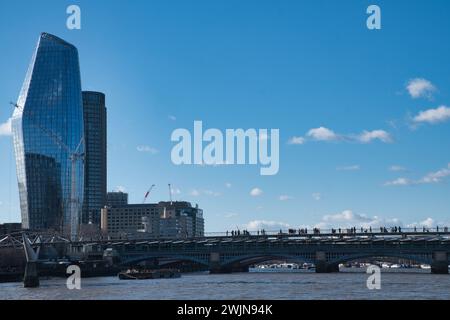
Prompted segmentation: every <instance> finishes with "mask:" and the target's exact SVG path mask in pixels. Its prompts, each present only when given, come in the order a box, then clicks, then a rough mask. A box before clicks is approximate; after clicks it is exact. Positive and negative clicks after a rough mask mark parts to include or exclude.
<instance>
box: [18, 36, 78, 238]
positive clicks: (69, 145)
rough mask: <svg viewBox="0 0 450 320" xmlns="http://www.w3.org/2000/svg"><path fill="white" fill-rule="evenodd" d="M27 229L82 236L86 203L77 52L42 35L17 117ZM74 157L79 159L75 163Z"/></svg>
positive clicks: (21, 200) (23, 203)
mask: <svg viewBox="0 0 450 320" xmlns="http://www.w3.org/2000/svg"><path fill="white" fill-rule="evenodd" d="M12 131H13V141H14V151H15V157H16V167H17V180H18V187H19V197H20V210H21V215H22V226H23V228H24V229H33V230H42V229H55V230H61V231H64V232H65V233H70V234H71V235H74V234H75V235H76V233H77V230H78V227H79V224H80V218H81V217H80V216H81V207H82V203H83V183H84V181H83V180H84V162H83V161H82V159H81V156H78V157H76V158H75V157H72V156H73V155H81V154H83V153H84V139H83V134H84V128H83V105H82V96H81V79H80V67H79V61H78V51H77V49H76V48H75V47H74V46H73V45H71V44H69V43H67V42H65V41H64V40H62V39H60V38H58V37H56V36H53V35H50V34H48V33H42V34H41V35H40V37H39V41H38V44H37V47H36V50H35V52H34V54H33V57H32V59H31V63H30V65H29V68H28V72H27V75H26V77H25V81H24V83H23V86H22V90H21V92H20V95H19V98H18V100H17V104H16V108H15V111H14V114H13V117H12ZM71 159H77V160H76V161H72V160H71Z"/></svg>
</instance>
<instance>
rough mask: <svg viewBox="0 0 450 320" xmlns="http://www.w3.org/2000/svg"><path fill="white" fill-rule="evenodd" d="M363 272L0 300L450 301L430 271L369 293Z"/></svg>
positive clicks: (155, 284)
mask: <svg viewBox="0 0 450 320" xmlns="http://www.w3.org/2000/svg"><path fill="white" fill-rule="evenodd" d="M368 276H369V275H367V274H366V273H364V270H362V269H360V270H346V271H345V272H340V273H331V274H316V273H314V272H301V273H235V274H225V275H209V274H207V273H196V274H183V276H182V277H181V278H179V279H158V280H139V281H126V280H119V279H118V278H117V277H104V278H88V279H82V282H81V286H82V288H81V290H69V289H67V287H66V283H65V282H66V280H65V279H57V278H54V279H41V286H40V287H39V288H34V289H25V288H23V287H22V284H21V283H2V284H0V299H45V300H53V299H57V300H59V299H77V300H78V299H88V300H93V299H106V300H108V299H136V300H146V299H149V300H160V299H181V300H196V299H214V300H215V299H217V300H223V299H231V300H235V299H243V300H252V299H275V300H278V299H288V300H304V299H346V300H347V299H364V300H366V299H376V300H380V299H446V300H449V299H450V275H434V274H430V273H429V271H428V272H425V271H420V270H416V271H410V270H396V272H392V271H391V272H389V271H386V272H382V274H381V290H368V289H367V286H366V282H367V278H368Z"/></svg>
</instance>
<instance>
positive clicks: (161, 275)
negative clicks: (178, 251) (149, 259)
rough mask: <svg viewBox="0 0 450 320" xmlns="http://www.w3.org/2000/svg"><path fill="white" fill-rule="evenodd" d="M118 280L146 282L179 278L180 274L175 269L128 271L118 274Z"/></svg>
mask: <svg viewBox="0 0 450 320" xmlns="http://www.w3.org/2000/svg"><path fill="white" fill-rule="evenodd" d="M118 276H119V279H120V280H146V279H170V278H180V277H181V273H180V271H179V270H176V269H158V270H138V269H128V270H126V271H122V272H120V273H119V275H118Z"/></svg>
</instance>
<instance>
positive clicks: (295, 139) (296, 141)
mask: <svg viewBox="0 0 450 320" xmlns="http://www.w3.org/2000/svg"><path fill="white" fill-rule="evenodd" d="M305 141H306V140H305V138H303V137H295V136H294V137H292V138H290V139H289V141H288V144H296V145H300V144H304V143H305Z"/></svg>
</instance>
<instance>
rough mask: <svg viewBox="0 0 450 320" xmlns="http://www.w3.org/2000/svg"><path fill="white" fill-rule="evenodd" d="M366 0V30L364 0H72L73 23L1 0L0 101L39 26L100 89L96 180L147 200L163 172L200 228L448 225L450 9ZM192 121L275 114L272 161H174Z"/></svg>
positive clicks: (5, 171) (5, 205)
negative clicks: (198, 213)
mask: <svg viewBox="0 0 450 320" xmlns="http://www.w3.org/2000/svg"><path fill="white" fill-rule="evenodd" d="M377 2H378V4H379V5H380V7H381V8H382V12H383V28H382V30H379V31H369V30H367V29H366V28H365V23H364V22H365V19H366V18H367V16H366V15H365V10H364V9H365V8H366V7H367V4H368V2H367V4H366V2H364V3H361V4H355V3H353V4H349V3H346V4H344V5H342V4H339V5H337V4H332V3H328V2H326V1H319V2H317V3H315V2H312V1H308V2H303V3H302V4H297V3H290V2H289V1H287V2H284V3H282V4H279V5H276V9H275V10H271V11H268V10H264V8H265V7H264V5H265V3H263V4H262V5H261V7H258V10H253V9H255V8H254V7H253V6H252V4H253V2H248V3H245V4H242V3H238V2H233V1H230V2H227V3H222V2H220V3H219V2H217V3H214V4H212V3H207V2H202V1H201V2H199V3H197V4H195V5H189V6H188V5H187V4H183V3H181V2H177V1H175V3H176V5H175V6H174V8H175V9H171V8H170V5H168V4H162V3H150V4H149V3H145V2H136V3H137V5H136V7H133V6H131V7H126V8H122V9H123V10H117V9H118V7H117V6H119V5H118V4H115V3H112V4H108V5H106V4H105V3H103V6H106V7H109V8H112V9H111V10H110V11H109V10H105V8H103V6H102V4H101V2H97V3H89V2H85V1H78V3H77V4H78V5H79V6H80V7H81V9H82V17H83V24H82V29H81V30H79V31H69V30H67V29H65V25H64V19H65V16H64V14H62V13H64V10H60V9H61V8H64V6H66V5H67V3H63V4H59V5H55V3H56V2H55V1H48V2H47V3H45V5H42V4H39V5H37V4H27V6H29V7H30V10H28V11H29V12H34V13H35V14H36V16H34V15H33V16H31V15H30V13H26V12H24V13H23V15H25V18H24V20H23V21H22V19H21V21H14V20H12V19H9V18H8V17H9V16H10V14H11V12H15V11H17V10H19V8H20V9H21V5H20V3H19V2H17V3H14V4H7V5H6V4H2V6H5V9H6V10H1V13H0V21H1V22H0V28H1V31H0V34H1V36H2V38H3V39H4V40H3V41H2V48H3V49H4V50H3V52H4V56H5V57H4V59H2V61H1V62H0V68H1V69H2V70H5V72H3V74H2V76H1V77H0V101H4V103H3V104H4V105H7V103H8V101H14V100H15V99H16V97H17V95H18V93H19V89H20V85H21V81H22V80H23V77H24V75H25V71H26V68H27V67H28V62H29V60H30V56H31V53H32V50H33V46H34V44H35V41H36V38H37V37H38V35H39V33H40V32H41V31H46V32H50V33H52V34H56V35H57V36H60V37H62V38H64V39H65V40H67V41H69V42H70V43H73V44H74V45H75V46H76V47H77V48H78V51H79V55H80V64H81V79H82V88H83V90H95V91H101V92H104V93H105V94H106V100H107V106H106V107H107V109H108V117H109V118H108V190H114V189H124V190H125V191H127V192H128V193H129V194H130V202H132V203H140V202H141V201H142V198H143V197H144V194H145V192H146V191H147V190H148V188H149V186H150V185H152V184H156V186H157V187H156V188H155V189H154V190H153V191H152V194H151V195H150V199H149V202H157V201H163V200H167V199H168V198H169V196H168V191H167V187H166V186H167V183H171V184H172V185H173V188H174V195H173V196H174V200H186V201H190V202H193V203H199V205H200V207H201V208H202V209H204V212H205V224H206V231H210V232H211V231H224V230H227V229H228V230H231V229H232V228H235V227H236V226H239V227H240V228H241V229H243V228H247V229H249V230H252V229H261V228H265V229H267V230H269V229H270V228H273V229H277V228H278V229H279V228H280V227H288V226H292V227H301V226H315V225H318V226H322V227H324V228H325V227H326V226H330V227H331V226H333V227H345V226H346V225H347V223H348V226H353V225H356V226H359V224H360V223H364V224H370V225H372V226H376V225H379V224H389V223H392V224H395V225H403V226H408V225H412V224H414V223H417V224H419V223H420V222H424V224H433V222H434V223H436V222H438V223H441V224H450V217H449V212H448V210H449V208H450V206H449V205H450V199H449V197H448V192H449V191H450V185H449V181H448V177H450V150H448V148H447V149H445V146H446V144H445V138H448V137H449V135H450V127H449V121H448V120H450V109H449V108H448V107H446V106H448V105H449V104H450V94H449V90H448V87H449V82H450V79H448V76H447V75H448V74H450V66H448V64H447V65H446V63H445V62H446V59H445V57H446V56H447V55H448V54H450V45H449V44H447V43H445V41H440V40H441V38H442V39H445V38H446V37H448V35H449V33H450V25H449V24H450V22H448V21H447V20H446V16H445V14H444V11H445V10H442V8H441V7H439V5H437V4H436V3H433V4H429V3H427V2H426V1H420V2H415V3H413V4H411V3H409V2H406V1H398V2H396V3H395V4H394V3H389V2H386V1H377ZM321 3H322V6H321V5H320V4H321ZM324 3H327V5H326V7H327V8H328V9H329V11H325V10H323V8H322V7H323V4H324ZM405 3H408V7H409V9H410V10H408V12H404V11H403V10H402V7H403V6H404V5H405ZM437 3H440V6H445V7H447V8H449V9H450V5H449V4H447V3H446V2H439V1H437ZM271 5H272V6H273V3H271ZM425 5H428V7H427V10H423V8H424V6H425ZM236 7H238V8H239V10H236ZM113 9H114V10H113ZM117 12H120V14H119V13H117ZM336 13H338V14H337V15H336ZM5 14H7V15H8V16H6V15H5ZM40 14H42V15H40ZM37 16H40V19H39V18H37ZM335 16H342V18H341V19H338V20H339V25H340V28H333V26H334V25H335V24H336V18H335ZM27 18H28V19H27ZM46 18H47V19H46ZM231 18H232V19H231ZM97 21H102V22H103V23H101V24H98V23H95V26H94V23H93V22H97ZM410 21H414V22H415V23H411V22H410ZM205 24H206V25H208V26H209V27H208V28H205ZM10 31H12V32H10ZM430 35H433V36H430ZM17 36H20V37H21V41H17V40H16V37H17ZM140 39H143V40H140ZM138 40H139V41H138ZM11 47H14V50H7V48H11ZM435 52H439V55H436V56H435V55H434V53H435ZM111 66H112V67H111ZM18 83H20V84H19V85H18ZM274 110H276V111H277V112H274ZM11 114H12V110H10V109H8V108H6V107H5V108H1V109H0V123H1V124H2V125H1V126H0V135H1V136H0V155H1V157H2V161H1V164H2V166H1V167H0V181H3V182H2V183H1V185H0V221H1V222H6V221H18V220H19V219H18V218H19V217H20V214H19V208H18V191H17V182H16V172H15V168H14V166H12V169H11V164H10V163H9V161H10V159H11V157H12V148H11V141H10V140H11V139H10V138H11V137H10V136H8V135H5V133H6V134H7V133H8V132H7V129H8V128H7V121H8V118H9V117H10V116H11ZM196 120H199V121H203V122H204V123H205V126H206V127H208V128H210V127H214V128H220V129H223V130H225V129H228V128H243V129H248V128H279V129H280V169H279V172H278V174H277V175H275V176H272V177H261V176H259V173H258V168H256V167H254V166H242V167H241V166H224V167H217V166H214V167H205V166H181V167H177V166H174V165H173V164H172V163H171V161H170V150H171V148H172V147H173V143H172V142H171V141H170V135H171V132H172V131H173V130H175V129H177V128H192V125H193V123H194V121H196ZM5 124H6V125H5ZM124 163H125V164H126V166H125V168H123V164H124ZM124 172H126V174H124ZM11 177H12V178H11ZM4 181H8V183H4ZM11 181H12V182H11ZM10 193H11V201H10V199H9V194H10ZM9 208H11V209H12V212H11V213H9V212H8V211H9ZM430 219H431V220H430ZM271 222H273V223H271Z"/></svg>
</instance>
